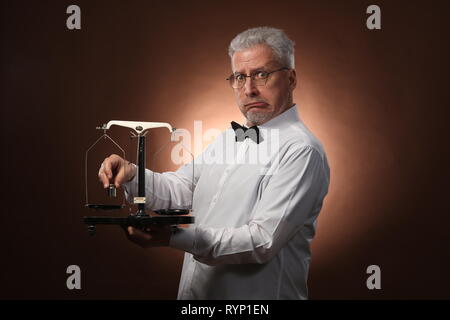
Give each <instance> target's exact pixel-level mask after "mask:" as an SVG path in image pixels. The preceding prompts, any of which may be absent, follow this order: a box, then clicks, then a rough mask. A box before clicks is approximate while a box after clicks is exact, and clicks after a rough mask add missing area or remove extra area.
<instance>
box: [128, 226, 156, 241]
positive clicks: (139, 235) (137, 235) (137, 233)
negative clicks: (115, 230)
mask: <svg viewBox="0 0 450 320" xmlns="http://www.w3.org/2000/svg"><path fill="white" fill-rule="evenodd" d="M128 234H129V235H130V237H131V238H133V239H136V240H151V239H152V236H151V235H150V234H148V233H146V232H143V231H141V230H139V229H136V228H133V227H128Z"/></svg>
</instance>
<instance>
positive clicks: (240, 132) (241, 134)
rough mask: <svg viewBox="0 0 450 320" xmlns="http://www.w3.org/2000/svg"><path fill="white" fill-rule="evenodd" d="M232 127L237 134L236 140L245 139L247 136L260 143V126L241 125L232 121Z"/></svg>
mask: <svg viewBox="0 0 450 320" xmlns="http://www.w3.org/2000/svg"><path fill="white" fill-rule="evenodd" d="M231 127H232V128H233V130H234V133H235V134H236V141H244V140H245V138H250V139H252V140H253V141H255V142H256V143H259V128H258V127H257V126H253V127H250V128H247V127H245V126H241V125H240V124H239V123H237V122H234V121H232V122H231Z"/></svg>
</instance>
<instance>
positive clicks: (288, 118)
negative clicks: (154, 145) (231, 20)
mask: <svg viewBox="0 0 450 320" xmlns="http://www.w3.org/2000/svg"><path fill="white" fill-rule="evenodd" d="M229 55H230V57H231V67H232V71H233V73H232V74H231V76H230V77H229V78H228V79H227V80H228V81H229V83H230V85H231V87H232V89H233V91H234V94H235V96H236V102H237V105H238V106H239V109H240V110H241V112H242V114H243V115H244V116H245V118H246V119H247V123H246V126H240V125H238V124H237V123H235V122H233V123H232V128H230V129H229V130H226V131H225V132H223V133H222V134H221V135H219V136H218V137H217V139H216V140H215V141H214V142H213V143H212V144H210V145H209V146H208V148H207V149H206V150H205V151H204V153H203V155H201V156H200V157H199V159H196V161H195V162H194V163H195V165H194V166H195V170H194V177H193V179H194V181H193V182H194V183H192V165H193V164H192V163H190V164H187V165H185V166H182V167H181V168H180V169H178V170H177V171H176V172H165V173H161V174H160V173H153V172H151V171H150V170H147V171H146V181H147V186H146V192H147V194H149V195H150V197H149V200H148V202H147V204H146V206H147V207H148V208H149V209H152V210H156V209H165V208H183V207H184V208H186V207H192V210H193V212H194V214H195V216H196V223H195V225H192V226H190V227H188V228H179V229H178V230H177V231H176V232H171V230H170V229H169V228H164V227H158V228H154V227H152V228H151V229H148V230H147V232H145V231H142V230H137V229H134V228H132V227H130V228H128V230H127V231H128V238H129V239H130V240H131V241H133V242H135V243H137V244H138V245H140V246H142V247H152V246H164V245H166V246H171V247H173V248H176V249H180V250H183V251H185V256H184V263H183V270H182V274H181V280H180V286H179V291H178V298H179V299H306V298H307V297H308V292H307V278H308V269H309V264H310V261H311V252H310V242H311V240H312V239H313V237H314V234H315V227H316V219H317V216H318V214H319V212H320V209H321V207H322V202H323V199H324V197H325V195H326V194H327V192H328V185H329V167H328V163H327V159H326V155H325V152H324V150H323V148H322V146H321V144H320V142H319V141H318V140H317V138H315V137H314V135H313V134H312V133H311V132H310V131H309V130H308V128H307V127H306V126H305V124H304V123H303V122H302V121H301V120H300V119H299V116H298V114H297V110H296V106H295V104H294V103H293V91H294V89H295V87H296V83H297V82H296V73H295V70H294V68H295V66H294V43H293V42H292V41H291V40H290V39H289V38H288V37H287V36H286V35H285V33H284V32H283V31H281V30H279V29H275V28H270V27H260V28H253V29H249V30H246V31H244V32H242V33H240V34H238V35H237V36H236V37H235V38H234V39H233V40H232V42H231V44H230V47H229ZM249 132H251V133H252V134H248V133H249ZM274 133H275V134H274ZM246 138H249V139H246ZM269 149H270V151H267V150H269ZM224 150H225V152H228V151H227V150H234V151H235V152H234V151H233V152H234V153H233V154H232V155H233V156H232V157H231V158H232V161H225V162H220V161H209V162H208V163H207V162H206V161H201V158H202V157H203V158H205V155H207V156H208V158H209V159H211V158H214V157H215V158H214V159H216V160H217V158H218V157H220V156H218V155H219V154H220V155H221V156H222V159H223V152H224ZM261 150H265V151H264V153H265V154H266V153H267V152H268V156H267V157H266V158H267V159H268V161H256V162H251V161H249V159H250V158H252V155H255V154H258V153H261ZM225 158H227V159H228V160H229V159H230V157H229V156H228V155H227V156H226V157H225ZM124 163H127V164H124ZM113 172H114V173H116V174H115V175H113ZM99 178H100V180H101V181H102V183H103V184H104V186H105V187H107V186H108V185H109V183H110V182H114V183H115V184H116V186H120V185H123V187H124V189H125V192H126V194H127V197H129V198H132V196H133V195H135V194H136V190H137V182H136V167H135V166H134V165H130V164H129V163H128V162H125V161H123V159H121V158H120V157H118V156H117V155H112V156H110V157H108V158H107V159H105V161H104V162H103V165H102V167H101V169H100V171H99ZM153 186H154V190H153ZM192 193H193V194H192ZM192 196H193V197H192ZM192 198H193V201H191V199H192Z"/></svg>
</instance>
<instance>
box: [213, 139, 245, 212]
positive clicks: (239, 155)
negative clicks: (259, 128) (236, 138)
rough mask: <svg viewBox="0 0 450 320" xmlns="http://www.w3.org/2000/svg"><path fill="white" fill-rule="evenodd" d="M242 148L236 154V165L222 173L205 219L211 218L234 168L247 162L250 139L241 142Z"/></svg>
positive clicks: (230, 166) (228, 167)
mask: <svg viewBox="0 0 450 320" xmlns="http://www.w3.org/2000/svg"><path fill="white" fill-rule="evenodd" d="M240 144H241V145H240V146H239V148H238V151H237V153H236V157H235V159H234V161H235V162H234V163H232V164H229V165H228V166H227V167H226V168H225V170H224V171H223V173H222V176H221V177H220V179H219V185H218V187H217V191H216V193H215V194H214V196H213V197H212V198H211V203H210V205H209V208H208V211H207V213H206V215H205V218H207V217H208V216H209V214H210V213H211V212H212V210H213V209H214V207H215V206H216V204H217V201H218V199H219V197H220V195H221V193H222V191H223V187H224V185H225V182H226V181H227V178H228V176H229V175H230V173H231V171H232V170H233V168H234V167H235V166H236V165H238V164H242V163H244V161H245V155H246V153H247V150H248V146H249V139H245V140H244V141H243V142H240Z"/></svg>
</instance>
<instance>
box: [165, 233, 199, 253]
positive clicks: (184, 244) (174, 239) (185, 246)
mask: <svg viewBox="0 0 450 320" xmlns="http://www.w3.org/2000/svg"><path fill="white" fill-rule="evenodd" d="M194 240H195V227H192V228H177V231H176V232H175V233H174V234H172V236H171V237H170V243H169V246H170V247H172V248H175V249H179V250H183V251H186V252H189V253H193V251H194V243H195V241H194Z"/></svg>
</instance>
